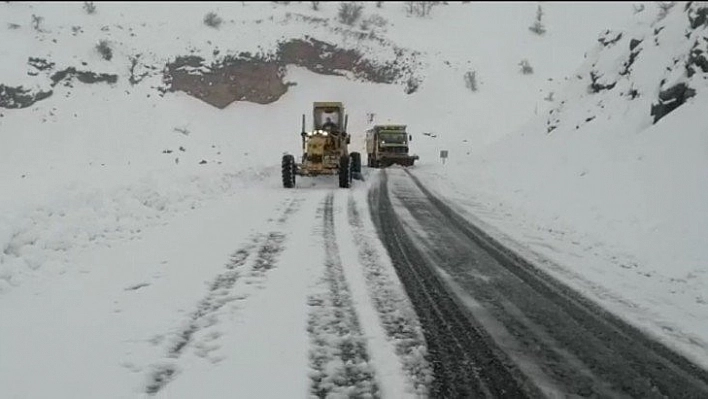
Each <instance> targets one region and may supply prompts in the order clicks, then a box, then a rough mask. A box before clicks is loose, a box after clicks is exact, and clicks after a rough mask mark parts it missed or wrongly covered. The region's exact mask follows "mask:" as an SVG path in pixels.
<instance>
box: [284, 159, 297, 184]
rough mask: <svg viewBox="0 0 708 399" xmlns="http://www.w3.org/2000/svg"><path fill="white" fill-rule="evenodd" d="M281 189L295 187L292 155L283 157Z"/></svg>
mask: <svg viewBox="0 0 708 399" xmlns="http://www.w3.org/2000/svg"><path fill="white" fill-rule="evenodd" d="M282 169H283V187H285V188H293V187H295V157H294V156H292V155H283V162H282Z"/></svg>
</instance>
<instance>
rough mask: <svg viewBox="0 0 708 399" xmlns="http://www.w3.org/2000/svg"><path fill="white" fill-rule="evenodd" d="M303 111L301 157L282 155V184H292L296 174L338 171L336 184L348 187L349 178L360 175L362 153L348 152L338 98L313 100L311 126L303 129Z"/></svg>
mask: <svg viewBox="0 0 708 399" xmlns="http://www.w3.org/2000/svg"><path fill="white" fill-rule="evenodd" d="M305 122H306V120H305V115H304V114H303V115H302V130H301V133H300V136H301V138H302V158H301V160H300V162H299V163H298V162H296V160H295V156H294V155H291V154H285V155H283V159H282V177H283V187H285V188H293V187H295V176H297V175H299V176H320V175H337V176H338V178H339V187H342V188H349V187H350V186H351V181H352V178H360V177H361V154H359V153H358V152H353V153H351V154H350V153H349V151H348V148H347V147H348V144H349V142H350V140H351V138H350V136H349V134H348V133H347V122H348V116H347V115H346V114H345V112H344V105H343V104H342V103H341V102H315V103H313V106H312V129H311V130H309V131H308V130H306V129H305Z"/></svg>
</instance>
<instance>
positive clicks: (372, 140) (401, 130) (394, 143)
mask: <svg viewBox="0 0 708 399" xmlns="http://www.w3.org/2000/svg"><path fill="white" fill-rule="evenodd" d="M410 141H412V137H411V135H409V134H408V133H407V132H406V125H375V126H374V127H373V128H371V129H369V130H367V131H366V153H367V158H368V160H367V166H369V167H372V168H381V167H387V166H391V165H394V164H397V165H401V166H412V165H413V163H414V162H415V161H416V160H417V159H418V156H417V155H410V154H409V153H408V150H409V149H408V143H409V142H410Z"/></svg>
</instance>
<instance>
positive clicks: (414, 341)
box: [347, 195, 433, 397]
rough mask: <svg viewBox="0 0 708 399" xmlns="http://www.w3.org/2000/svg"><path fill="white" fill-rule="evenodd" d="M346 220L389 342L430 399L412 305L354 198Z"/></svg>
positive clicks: (423, 350) (428, 378) (424, 354)
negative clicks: (372, 236)
mask: <svg viewBox="0 0 708 399" xmlns="http://www.w3.org/2000/svg"><path fill="white" fill-rule="evenodd" d="M347 217H348V221H349V225H350V226H351V228H352V230H353V233H354V234H353V236H354V243H355V244H356V246H357V249H358V252H359V253H358V256H359V262H360V264H361V265H362V266H363V270H362V271H363V273H364V278H365V280H366V285H367V290H368V293H369V296H370V297H371V299H372V300H373V304H374V307H375V309H376V312H377V313H378V316H379V320H380V323H381V325H382V327H383V329H384V331H385V333H386V335H387V338H388V339H389V340H391V341H392V342H393V345H394V347H395V351H396V355H398V357H399V359H400V361H401V363H402V365H403V370H404V372H405V373H406V376H407V378H408V379H409V382H410V384H411V385H412V386H413V388H414V391H415V394H416V395H417V396H418V397H427V396H428V394H429V386H430V383H431V382H432V379H433V371H432V369H431V367H430V364H429V362H428V360H427V346H426V343H425V337H424V335H423V330H422V327H421V325H420V322H419V320H418V317H417V316H416V314H415V310H414V309H413V305H412V304H411V303H410V300H409V299H408V296H407V295H406V293H405V291H404V289H403V287H402V286H400V284H399V283H398V281H397V280H396V278H397V277H396V275H395V271H394V270H392V269H390V268H387V267H386V265H384V264H383V263H382V262H381V260H380V259H382V256H381V254H380V253H379V251H377V249H376V246H375V244H374V242H373V240H372V238H371V237H369V236H368V235H367V234H366V231H365V228H364V222H363V220H362V217H361V214H360V213H359V209H358V207H357V204H356V200H355V199H354V197H353V196H351V195H350V197H349V201H348V204H347ZM392 267H393V266H391V268H392ZM392 273H393V274H392Z"/></svg>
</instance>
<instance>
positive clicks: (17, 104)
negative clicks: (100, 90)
mask: <svg viewBox="0 0 708 399" xmlns="http://www.w3.org/2000/svg"><path fill="white" fill-rule="evenodd" d="M27 64H28V65H29V66H30V67H31V69H30V70H29V71H28V72H27V74H28V75H30V76H37V75H39V74H40V73H45V74H51V75H50V76H49V79H50V84H49V86H50V87H51V88H54V87H55V86H56V85H57V84H59V83H60V82H62V81H64V82H66V84H67V85H68V84H69V83H68V82H69V81H70V80H71V79H73V78H76V79H77V80H78V81H79V82H82V83H89V84H90V83H99V82H106V83H116V82H117V81H118V75H112V74H106V73H95V72H91V71H82V70H77V69H76V68H74V67H69V68H65V69H62V70H59V71H55V72H53V71H54V63H53V62H49V61H47V60H45V59H42V58H33V57H30V58H29V60H28V61H27ZM53 93H54V91H53V90H51V89H49V90H41V89H26V88H24V87H22V86H17V87H11V86H6V85H4V84H1V83H0V107H2V108H27V107H29V106H31V105H32V104H34V103H36V102H37V101H41V100H44V99H45V98H48V97H49V96H51V95H52V94H53Z"/></svg>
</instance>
